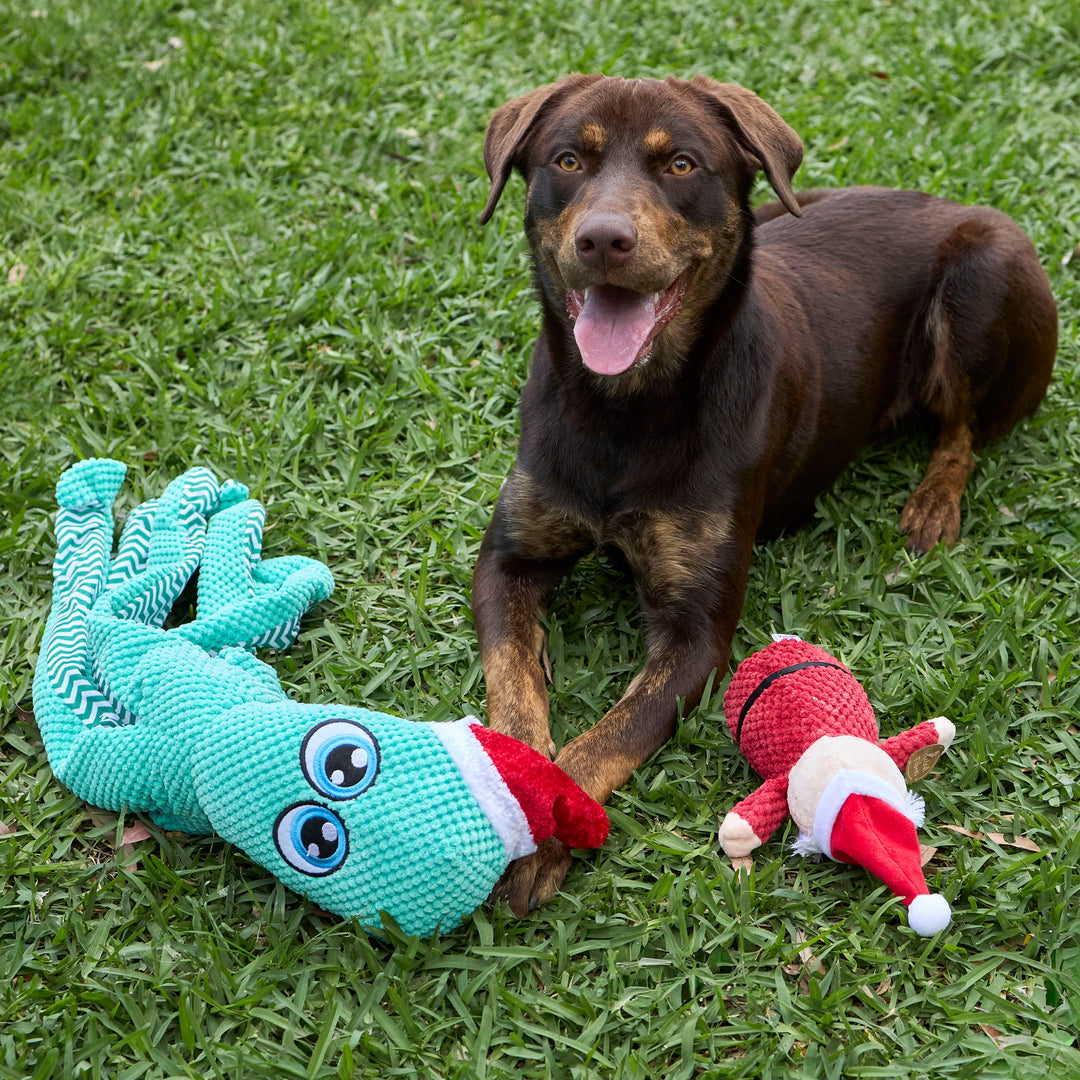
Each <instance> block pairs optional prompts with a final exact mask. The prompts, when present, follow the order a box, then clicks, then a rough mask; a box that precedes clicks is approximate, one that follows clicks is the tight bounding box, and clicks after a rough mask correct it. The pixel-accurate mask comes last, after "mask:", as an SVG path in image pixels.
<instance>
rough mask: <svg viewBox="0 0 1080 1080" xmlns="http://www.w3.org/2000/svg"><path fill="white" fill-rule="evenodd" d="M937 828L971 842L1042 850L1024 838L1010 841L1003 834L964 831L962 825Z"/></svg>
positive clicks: (1017, 837)
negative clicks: (964, 837)
mask: <svg viewBox="0 0 1080 1080" xmlns="http://www.w3.org/2000/svg"><path fill="white" fill-rule="evenodd" d="M938 828H939V829H948V830H949V831H950V832H957V833H961V834H962V835H963V836H970V837H971V839H972V840H993V842H994V843H995V844H1004V845H1006V846H1007V847H1015V848H1022V849H1023V850H1024V851H1042V848H1041V847H1039V845H1038V844H1036V843H1035V841H1034V840H1029V839H1028V838H1027V837H1026V836H1014V837H1013V838H1012V839H1011V840H1010V839H1009V838H1008V837H1007V836H1006V835H1005V834H1004V833H999V832H988V833H981V832H973V831H972V830H971V829H965V828H964V827H963V826H962V825H939V826H938Z"/></svg>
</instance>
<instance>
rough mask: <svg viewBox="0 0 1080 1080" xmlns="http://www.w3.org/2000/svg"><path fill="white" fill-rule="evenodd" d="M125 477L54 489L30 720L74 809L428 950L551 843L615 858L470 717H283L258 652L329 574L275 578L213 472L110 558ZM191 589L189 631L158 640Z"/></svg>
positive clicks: (300, 571)
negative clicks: (222, 860)
mask: <svg viewBox="0 0 1080 1080" xmlns="http://www.w3.org/2000/svg"><path fill="white" fill-rule="evenodd" d="M124 472H125V470H124V466H123V465H121V464H119V463H118V462H115V461H108V460H104V459H101V460H91V461H84V462H80V463H79V464H77V465H75V466H73V467H72V468H71V469H69V470H68V472H67V473H65V474H64V475H63V476H62V477H61V478H60V482H59V484H58V485H57V501H58V502H59V504H60V510H59V512H58V513H57V519H56V539H57V553H56V561H55V564H54V568H53V578H54V589H53V606H52V610H51V612H50V615H49V620H48V623H47V625H46V628H45V636H44V638H43V640H42V646H41V653H40V658H39V661H38V666H37V670H36V671H35V673H34V710H35V715H36V718H37V722H38V726H39V727H40V729H41V734H42V737H43V739H44V741H45V748H46V752H47V753H48V756H49V762H50V764H51V765H52V767H53V771H54V772H55V773H56V775H57V777H58V778H59V779H60V780H62V781H63V782H64V783H65V784H66V785H67V786H68V787H69V788H71V790H72V791H74V792H75V793H76V794H77V795H79V796H80V797H81V798H83V799H85V800H86V801H87V802H89V803H93V804H94V805H97V806H102V807H106V808H109V809H114V810H119V809H122V808H126V809H129V810H132V811H135V812H140V813H147V814H149V815H150V817H152V818H153V820H154V821H156V822H157V823H158V824H159V825H162V826H165V827H166V828H171V829H182V830H185V831H187V832H191V833H208V832H217V833H219V834H220V835H222V836H223V837H225V839H227V840H229V841H231V842H232V843H234V844H236V845H237V846H238V847H240V848H241V849H242V850H243V851H244V852H246V853H247V854H248V856H250V857H251V858H252V859H254V860H255V861H256V862H258V863H259V864H260V865H262V866H264V867H266V868H267V869H269V870H270V871H271V872H272V873H274V874H275V875H276V876H277V877H278V878H280V879H281V880H282V881H283V882H284V883H285V884H286V885H288V886H289V887H290V888H292V889H294V890H295V891H296V892H298V893H301V894H302V895H305V896H308V897H309V898H310V899H312V900H314V901H315V902H317V903H318V904H320V905H321V906H322V907H324V908H326V909H328V910H330V911H333V912H336V913H337V914H340V915H344V916H357V917H358V918H359V919H360V920H361V921H362V922H363V923H364V924H365V925H366V926H369V927H371V928H373V929H375V930H378V929H379V927H380V925H381V923H380V912H383V911H386V912H388V913H389V914H390V915H391V916H392V917H393V918H394V920H395V921H396V922H397V923H398V924H399V925H400V926H401V928H402V929H403V930H405V932H406V933H415V934H425V935H426V934H430V933H432V932H434V931H435V930H436V929H437V928H440V927H441V928H442V929H444V930H446V929H450V928H452V927H453V926H455V925H457V923H459V922H460V921H461V919H462V918H463V917H464V916H465V915H467V914H468V913H469V912H470V911H472V910H473V909H474V908H475V907H476V906H477V905H478V904H480V903H481V902H482V901H483V900H484V899H485V898H486V897H487V896H488V894H489V893H490V891H491V889H492V887H493V886H494V885H495V883H496V881H497V880H498V879H499V877H500V876H501V874H502V872H503V870H504V869H505V868H506V865H507V864H508V863H509V862H510V860H512V859H516V858H519V857H521V856H522V855H527V854H530V853H531V852H532V851H535V850H536V845H537V844H538V843H539V842H540V841H542V840H544V839H547V838H548V837H550V836H556V837H558V838H559V839H561V840H563V841H564V842H565V843H567V844H569V845H570V846H571V847H594V846H597V845H598V844H601V843H603V841H604V839H605V837H606V836H607V816H606V814H605V813H604V810H603V808H602V807H601V806H600V805H599V804H598V803H596V802H595V801H593V800H592V799H591V798H589V796H588V795H586V794H585V792H583V791H582V790H581V789H580V788H579V787H578V786H577V785H576V784H575V783H574V782H573V781H572V780H571V779H570V778H569V777H568V776H567V775H566V774H565V773H563V772H562V771H561V770H560V769H559V768H557V767H556V766H555V765H554V764H553V763H552V762H550V761H549V760H548V759H547V758H546V757H544V756H542V755H541V754H538V753H536V752H535V751H534V750H532V749H531V748H530V747H527V746H525V745H524V744H522V743H520V742H518V741H517V740H516V739H511V738H509V737H507V736H505V735H501V734H498V733H497V732H493V731H489V730H487V729H486V728H485V727H483V726H482V725H481V724H480V723H478V722H477V721H476V720H475V719H474V718H473V717H471V716H466V717H464V718H462V719H461V720H457V721H453V722H448V723H420V722H413V721H408V720H403V719H401V718H400V717H395V716H388V715H386V714H385V713H377V712H371V711H369V710H367V709H361V708H355V707H352V706H347V705H309V704H302V703H300V702H296V701H292V700H290V699H289V698H288V697H287V696H286V695H285V693H284V692H283V691H282V689H281V686H280V684H279V682H278V679H277V676H276V674H275V673H274V671H273V669H271V668H270V667H268V666H267V665H265V664H264V663H262V661H260V660H259V659H258V658H257V657H256V656H255V655H254V650H255V648H256V647H257V646H259V645H264V646H270V647H273V648H285V647H287V646H288V645H290V644H291V643H292V641H293V640H294V639H295V636H296V633H297V631H298V629H299V626H300V619H301V616H302V615H303V614H304V612H306V611H307V610H308V609H309V608H310V607H312V606H313V605H315V604H317V603H319V602H320V601H321V600H323V599H325V598H326V597H327V596H329V595H330V592H331V590H332V589H333V578H332V577H331V575H330V571H329V570H328V569H327V568H326V567H325V566H323V565H322V564H321V563H319V562H317V561H315V560H313V559H308V558H304V557H300V556H286V557H282V558H277V559H269V560H263V559H262V556H261V551H262V530H263V524H264V518H265V512H264V510H263V508H262V506H260V505H259V503H257V502H255V501H254V500H251V499H248V497H247V490H246V488H244V487H243V486H242V485H241V484H237V483H235V482H233V481H228V482H226V483H224V484H219V483H218V481H217V479H216V478H215V477H214V476H213V474H212V473H210V472H209V470H206V469H192V470H190V471H189V472H187V473H185V474H184V475H183V476H181V477H179V478H177V479H176V480H174V481H173V482H172V483H171V484H170V485H169V486H168V487H167V488H166V490H165V493H164V494H163V495H162V497H161V498H160V499H157V500H152V501H150V502H146V503H143V504H142V505H141V506H139V507H137V508H136V509H135V510H134V511H133V512H132V513H131V514H130V515H129V517H128V520H127V523H126V525H125V527H124V530H123V533H122V534H121V536H120V540H119V544H118V547H117V551H116V554H115V555H114V556H110V548H111V544H112V536H113V519H112V504H113V500H114V498H115V496H116V493H117V491H118V490H119V487H120V484H121V482H122V480H123V477H124ZM196 569H198V571H199V582H198V605H197V613H196V617H195V619H194V620H193V621H191V622H189V623H185V624H183V625H181V626H177V627H174V628H172V629H170V630H164V629H162V624H163V622H164V620H165V617H166V616H167V615H168V614H169V612H170V610H171V609H172V607H173V605H174V603H175V602H176V600H177V598H178V597H179V595H180V592H181V590H182V589H183V588H184V586H185V585H186V584H187V583H188V581H189V579H190V578H191V577H192V575H193V573H194V572H195V570H196Z"/></svg>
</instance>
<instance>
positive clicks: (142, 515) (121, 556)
mask: <svg viewBox="0 0 1080 1080" xmlns="http://www.w3.org/2000/svg"><path fill="white" fill-rule="evenodd" d="M157 507H158V501H157V499H148V500H147V501H146V502H144V503H140V504H139V505H138V506H136V507H135V509H134V510H132V511H131V513H130V514H128V519H127V521H126V522H125V523H124V531H123V532H122V533H121V534H120V542H119V543H118V544H117V548H116V555H115V556H114V557H113V559H112V562H111V563H110V565H109V577H108V580H107V581H106V582H105V587H106V588H115V587H116V586H117V585H122V584H123V583H124V582H125V581H127V580H128V579H129V578H133V577H135V575H136V574H141V573H142V572H143V571H144V570H145V569H146V559H147V556H148V555H149V554H150V533H151V531H152V530H153V527H154V515H155V514H156V513H157Z"/></svg>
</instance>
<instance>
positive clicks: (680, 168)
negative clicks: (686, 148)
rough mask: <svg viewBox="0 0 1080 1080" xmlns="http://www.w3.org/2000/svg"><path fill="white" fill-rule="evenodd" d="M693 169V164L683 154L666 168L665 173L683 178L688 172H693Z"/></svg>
mask: <svg viewBox="0 0 1080 1080" xmlns="http://www.w3.org/2000/svg"><path fill="white" fill-rule="evenodd" d="M693 169H694V163H693V162H692V161H691V160H690V159H689V158H688V157H686V155H685V154H680V155H679V156H678V157H677V158H675V160H674V161H672V163H671V164H670V165H669V166H668V170H667V171H668V172H669V173H673V174H674V175H675V176H685V175H686V174H687V173H688V172H693Z"/></svg>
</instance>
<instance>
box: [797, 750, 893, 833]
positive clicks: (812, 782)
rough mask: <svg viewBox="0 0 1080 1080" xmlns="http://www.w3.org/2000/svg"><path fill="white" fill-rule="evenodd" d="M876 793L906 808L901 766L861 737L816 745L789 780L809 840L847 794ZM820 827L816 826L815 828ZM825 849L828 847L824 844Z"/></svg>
mask: <svg viewBox="0 0 1080 1080" xmlns="http://www.w3.org/2000/svg"><path fill="white" fill-rule="evenodd" d="M852 793H856V794H859V795H872V796H874V797H875V798H879V799H883V800H885V801H887V802H889V803H890V804H891V805H894V806H897V808H899V807H900V806H903V805H906V804H907V802H908V799H909V795H908V790H907V785H906V784H905V783H904V777H903V774H902V773H901V772H900V770H899V769H898V768H897V767H896V763H895V762H894V761H893V760H892V758H890V757H889V755H888V754H886V753H885V751H884V750H882V749H881V747H880V746H878V745H877V744H876V743H872V742H868V741H867V740H866V739H861V738H859V737H858V736H855V735H836V736H825V737H823V738H820V739H818V740H817V741H816V742H815V743H813V744H812V745H811V746H810V748H809V749H808V750H806V751H805V752H804V753H803V755H802V757H800V758H799V760H798V761H797V762H796V763H795V765H794V767H793V768H792V770H791V774H790V776H789V777H788V792H787V798H788V810H789V811H790V812H791V817H792V820H793V821H794V822H795V824H796V825H798V827H799V832H800V833H801V834H802V835H803V836H804V837H814V836H816V834H817V833H819V832H820V831H821V829H822V827H823V824H824V821H825V820H826V819H828V820H830V821H831V820H832V819H833V818H835V817H836V809H838V808H839V806H840V804H841V803H842V802H843V801H844V799H845V798H846V797H847V795H850V794H852ZM815 826H816V827H815ZM818 846H819V849H820V850H823V851H827V850H828V848H827V846H826V845H823V844H821V842H820V841H818Z"/></svg>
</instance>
